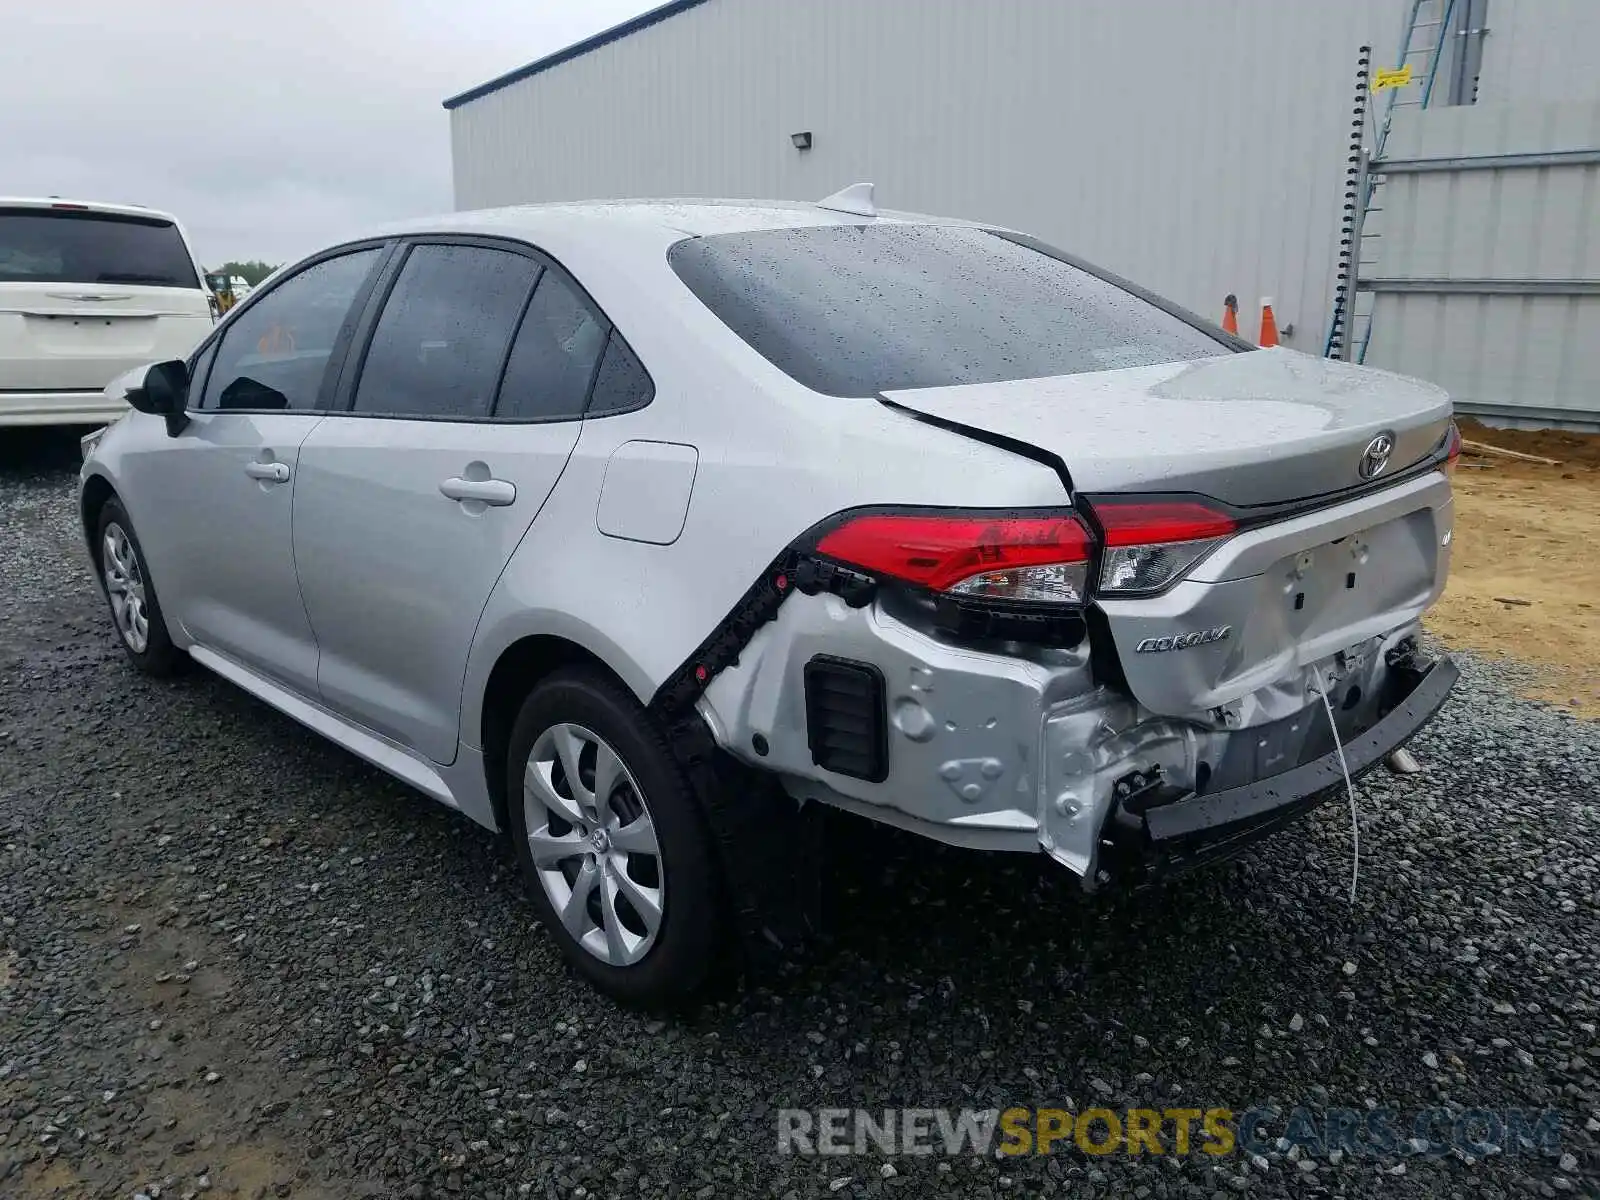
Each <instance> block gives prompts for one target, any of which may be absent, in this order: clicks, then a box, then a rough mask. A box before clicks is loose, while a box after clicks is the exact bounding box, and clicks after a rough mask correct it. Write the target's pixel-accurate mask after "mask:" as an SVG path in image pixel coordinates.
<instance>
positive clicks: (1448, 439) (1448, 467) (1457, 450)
mask: <svg viewBox="0 0 1600 1200" xmlns="http://www.w3.org/2000/svg"><path fill="white" fill-rule="evenodd" d="M1460 458H1461V427H1460V426H1459V425H1457V424H1456V423H1455V422H1454V421H1451V422H1450V432H1449V433H1447V434H1445V449H1444V473H1445V474H1446V475H1454V474H1455V473H1456V463H1457V462H1458V461H1460Z"/></svg>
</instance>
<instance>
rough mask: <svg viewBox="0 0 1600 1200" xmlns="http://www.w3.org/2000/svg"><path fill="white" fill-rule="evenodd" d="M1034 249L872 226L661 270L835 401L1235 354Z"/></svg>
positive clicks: (714, 246)
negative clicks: (672, 274)
mask: <svg viewBox="0 0 1600 1200" xmlns="http://www.w3.org/2000/svg"><path fill="white" fill-rule="evenodd" d="M1047 249H1048V248H1046V247H1042V246H1039V245H1038V244H1037V243H1025V242H1024V241H1023V240H1019V239H1014V238H1012V237H1010V236H1006V235H1001V234H997V233H993V232H990V231H988V230H984V229H968V228H958V227H943V226H933V225H900V224H881V225H841V226H826V227H820V228H813V229H770V230H762V231H760V232H758V233H740V234H717V235H714V236H710V237H701V238H691V239H688V240H686V241H681V242H678V243H676V244H675V245H673V247H672V248H671V250H669V251H668V255H667V257H668V261H669V262H670V263H671V264H672V268H673V270H674V271H676V272H677V274H678V278H680V279H681V280H683V282H684V283H685V284H686V285H687V286H688V287H689V290H690V291H692V292H694V294H695V295H696V296H698V297H699V298H700V300H701V301H702V302H703V303H704V304H705V305H706V306H707V307H708V308H710V309H711V311H712V312H714V313H716V315H717V316H718V317H719V318H721V319H722V321H723V322H724V323H725V324H726V325H727V326H728V327H729V328H730V329H732V330H733V331H734V332H735V333H736V334H738V335H739V336H740V337H741V338H743V339H744V340H745V341H746V342H748V343H749V344H750V345H751V346H752V347H754V348H755V349H756V350H758V351H760V353H761V354H762V355H763V356H764V357H766V358H767V359H768V361H770V362H771V363H773V364H774V365H775V366H777V367H778V368H780V369H781V370H783V371H784V372H785V373H787V374H788V375H790V376H792V377H793V378H794V379H796V380H797V381H799V382H800V383H802V384H804V385H805V386H806V387H809V388H811V389H812V390H814V391H818V392H823V393H826V394H828V395H833V396H872V395H875V394H876V393H878V392H882V391H892V390H895V389H898V388H925V387H949V386H953V385H956V384H966V383H995V382H998V381H1000V380H1005V379H1039V378H1043V377H1045V376H1050V375H1075V374H1080V373H1082V372H1085V371H1104V370H1109V369H1112V368H1115V367H1137V366H1150V365H1153V364H1156V363H1168V362H1178V361H1182V360H1187V359H1196V358H1208V357H1212V356H1215V355H1218V354H1227V353H1229V352H1230V351H1232V350H1234V349H1236V348H1237V347H1236V346H1235V345H1234V344H1232V343H1229V342H1225V341H1222V340H1221V338H1222V337H1223V336H1224V335H1223V334H1221V332H1220V331H1219V332H1218V333H1217V334H1216V335H1212V334H1209V333H1207V332H1205V331H1204V330H1203V329H1201V328H1197V327H1196V325H1193V324H1190V323H1189V321H1188V320H1186V319H1185V318H1183V317H1180V316H1177V315H1174V313H1173V312H1169V311H1167V310H1166V309H1164V308H1161V307H1159V306H1158V305H1156V304H1155V303H1152V302H1151V301H1150V300H1146V299H1142V298H1141V297H1140V296H1138V295H1136V294H1134V293H1133V292H1130V291H1128V290H1126V289H1124V288H1122V287H1119V286H1117V285H1115V284H1112V283H1109V282H1107V281H1106V280H1104V279H1101V278H1100V277H1098V276H1097V275H1094V274H1091V273H1090V272H1089V271H1086V270H1084V269H1082V268H1081V267H1078V266H1075V265H1073V264H1072V263H1070V262H1068V261H1065V260H1064V257H1056V254H1057V253H1058V252H1054V251H1050V252H1047ZM1195 320H1198V318H1195Z"/></svg>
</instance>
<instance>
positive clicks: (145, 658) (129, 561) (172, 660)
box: [96, 496, 189, 677]
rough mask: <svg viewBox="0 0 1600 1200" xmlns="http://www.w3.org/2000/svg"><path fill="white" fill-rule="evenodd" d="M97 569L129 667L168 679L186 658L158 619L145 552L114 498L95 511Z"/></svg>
mask: <svg viewBox="0 0 1600 1200" xmlns="http://www.w3.org/2000/svg"><path fill="white" fill-rule="evenodd" d="M97 529H98V534H97V538H96V546H97V558H98V562H97V564H96V565H97V566H98V567H99V570H100V582H101V583H102V584H103V585H104V587H105V593H106V600H107V601H108V602H109V604H110V607H111V623H112V624H113V625H114V626H115V627H116V630H117V636H118V638H120V639H121V641H122V648H123V649H124V650H125V651H127V654H128V657H129V658H130V659H131V660H132V661H133V665H134V666H136V667H138V668H139V670H141V671H143V672H144V673H145V674H147V675H155V676H158V677H160V676H167V675H172V674H174V673H176V672H177V671H179V670H181V669H182V668H183V666H184V664H185V663H186V662H187V661H188V657H189V656H188V655H186V654H185V653H184V652H183V651H182V650H180V649H178V648H177V647H176V646H174V645H173V644H172V638H171V637H170V636H168V634H167V622H166V619H165V618H164V617H163V616H162V615H161V601H160V600H159V599H158V598H157V596H156V588H155V584H154V583H153V582H152V581H151V579H150V569H149V567H148V566H147V565H146V564H145V557H144V549H143V548H142V547H141V546H140V545H139V538H138V535H137V534H135V533H134V532H133V522H132V521H130V520H129V519H128V513H127V510H126V509H124V508H123V507H122V502H121V501H120V500H118V499H117V498H116V497H115V496H113V497H112V498H111V499H109V500H107V501H106V502H105V505H104V507H102V508H101V510H100V521H99V523H98V526H97Z"/></svg>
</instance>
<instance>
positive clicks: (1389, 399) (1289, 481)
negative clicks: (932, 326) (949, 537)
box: [882, 349, 1450, 507]
mask: <svg viewBox="0 0 1600 1200" xmlns="http://www.w3.org/2000/svg"><path fill="white" fill-rule="evenodd" d="M882 398H883V399H884V400H885V401H887V402H888V403H889V404H891V405H893V406H896V407H899V408H903V409H907V410H909V411H911V412H913V413H919V414H922V415H924V416H927V417H932V418H934V419H936V420H938V421H941V422H944V423H948V424H951V425H955V426H958V427H960V428H962V429H965V430H967V431H969V432H971V433H972V434H973V435H975V436H978V437H998V438H1000V439H1004V440H1007V441H1010V442H1013V443H1023V444H1025V445H1026V446H1030V447H1033V448H1035V449H1037V450H1039V451H1042V452H1045V453H1046V454H1049V455H1052V456H1054V457H1055V458H1058V459H1059V460H1060V461H1061V462H1062V463H1063V464H1065V466H1066V469H1067V472H1068V474H1069V475H1070V476H1071V479H1072V484H1073V487H1074V488H1075V489H1076V490H1077V491H1079V492H1085V493H1089V494H1093V493H1095V492H1140V491H1142V492H1198V493H1201V494H1203V495H1207V496H1212V497H1214V498H1216V499H1218V500H1222V501H1224V502H1226V503H1228V504H1233V505H1238V506H1240V507H1249V506H1253V505H1265V504H1276V503H1282V502H1285V501H1291V500H1302V499H1305V498H1307V497H1311V496H1320V495H1325V494H1327V493H1330V492H1338V491H1343V490H1346V489H1349V488H1353V487H1356V486H1358V485H1360V484H1363V483H1367V482H1370V481H1371V480H1372V479H1373V478H1377V479H1382V478H1383V477H1386V476H1392V475H1395V474H1398V473H1399V472H1401V471H1403V470H1404V469H1405V468H1406V467H1408V466H1410V465H1412V464H1414V463H1417V462H1420V461H1421V460H1422V459H1424V458H1426V457H1427V456H1428V454H1429V453H1431V452H1432V451H1433V450H1435V449H1436V448H1437V447H1438V446H1439V444H1440V442H1441V441H1442V440H1443V438H1444V436H1445V433H1446V431H1447V429H1448V426H1449V421H1450V399H1449V396H1448V395H1447V394H1446V393H1445V392H1444V391H1443V390H1442V389H1441V388H1438V387H1435V386H1433V385H1432V384H1428V383H1423V382H1421V381H1420V380H1415V379H1408V378H1404V377H1402V376H1398V375H1392V374H1389V373H1388V372H1385V371H1378V370H1374V369H1372V368H1368V367H1360V366H1356V365H1354V364H1351V363H1346V362H1342V361H1339V360H1336V359H1325V358H1315V357H1312V356H1311V355H1307V354H1300V353H1297V352H1295V351H1292V350H1283V349H1272V350H1256V351H1249V352H1244V353H1237V354H1226V355H1222V356H1219V357H1216V358H1206V359H1200V360H1198V361H1189V362H1177V363H1167V364H1163V365H1160V366H1154V367H1128V368H1122V369H1118V370H1110V371H1096V372H1092V373H1088V374H1081V375H1062V376H1057V377H1054V378H1050V379H1022V380H1013V381H1008V382H1004V383H988V384H971V385H963V386H958V387H946V388H923V389H915V390H910V391H886V392H884V393H882ZM1382 434H1387V435H1388V436H1389V437H1390V439H1391V441H1392V450H1391V452H1390V454H1389V457H1388V460H1387V462H1386V464H1385V465H1384V467H1383V469H1382V470H1381V471H1380V472H1378V473H1377V475H1376V476H1366V475H1363V474H1362V472H1361V465H1362V461H1363V456H1364V454H1365V451H1366V448H1367V447H1368V445H1369V444H1370V443H1371V442H1372V440H1373V439H1374V438H1376V437H1378V436H1379V435H1382Z"/></svg>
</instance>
